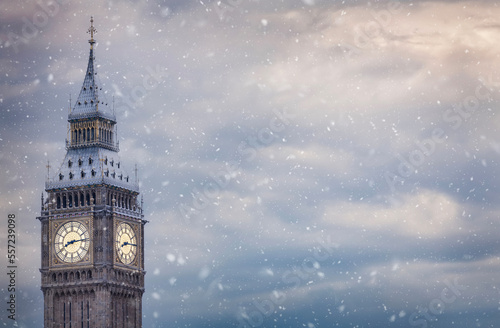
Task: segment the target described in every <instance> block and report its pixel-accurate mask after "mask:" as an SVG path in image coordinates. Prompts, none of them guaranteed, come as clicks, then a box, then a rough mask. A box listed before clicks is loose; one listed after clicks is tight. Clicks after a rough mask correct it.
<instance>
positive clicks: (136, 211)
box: [37, 18, 147, 328]
mask: <svg viewBox="0 0 500 328" xmlns="http://www.w3.org/2000/svg"><path fill="white" fill-rule="evenodd" d="M90 22H91V25H90V28H89V30H88V32H89V33H90V40H89V43H90V55H89V61H88V66H87V71H86V73H85V78H84V80H83V85H82V87H81V90H80V94H79V96H78V99H77V100H76V102H75V103H74V104H73V105H72V107H71V109H70V113H69V115H68V122H69V129H68V139H67V140H66V156H65V158H64V160H63V161H62V163H61V165H60V167H59V168H58V169H57V171H56V172H55V174H54V175H53V176H50V174H49V176H48V177H47V182H46V184H45V193H46V195H45V196H46V197H44V195H42V208H41V214H40V216H39V217H37V219H38V220H40V222H41V269H40V272H41V276H42V277H41V278H42V281H41V289H42V292H43V297H44V327H45V328H56V327H57V328H70V327H72V328H74V327H78V328H80V327H82V328H84V327H85V328H110V327H129V328H132V327H133V328H139V327H142V295H143V293H144V276H145V271H144V225H145V224H146V222H147V221H145V220H144V215H143V210H142V200H141V199H139V185H138V180H137V171H136V173H135V175H134V176H129V175H128V174H127V172H126V171H125V170H124V165H123V163H122V161H121V160H120V157H119V156H118V152H119V143H118V141H117V133H116V131H117V130H116V123H117V121H116V117H115V113H114V109H113V108H112V106H110V105H108V103H107V101H106V100H105V97H104V96H105V93H104V92H103V91H102V85H101V84H100V83H99V79H98V75H97V72H96V71H95V66H94V61H95V57H94V51H95V49H94V45H95V43H96V42H95V40H94V34H95V33H96V29H95V28H94V24H93V23H94V20H93V18H91V20H90Z"/></svg>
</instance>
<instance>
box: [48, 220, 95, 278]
mask: <svg viewBox="0 0 500 328" xmlns="http://www.w3.org/2000/svg"><path fill="white" fill-rule="evenodd" d="M68 222H78V223H81V224H82V225H83V226H85V228H86V229H87V231H88V233H89V239H90V240H89V248H88V251H87V254H85V256H84V257H83V258H82V259H81V260H80V261H78V262H65V261H63V260H61V259H60V258H59V257H58V256H57V254H56V251H57V250H56V245H55V238H56V235H57V231H58V230H59V229H60V228H61V227H62V226H63V225H65V224H66V223H68ZM93 228H94V227H93V223H92V219H91V218H90V217H87V216H86V217H72V218H64V219H57V220H53V221H51V222H50V229H49V232H50V236H49V245H50V246H49V247H50V252H49V253H50V259H49V261H50V262H49V263H50V264H49V265H50V266H51V267H53V268H54V267H57V268H59V267H79V266H82V265H89V264H91V263H92V261H93V257H94V250H93V235H94V233H93V231H94V229H93Z"/></svg>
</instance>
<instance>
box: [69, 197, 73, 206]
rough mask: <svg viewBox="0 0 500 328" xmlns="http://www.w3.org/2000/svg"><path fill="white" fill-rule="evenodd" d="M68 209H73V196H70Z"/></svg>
mask: <svg viewBox="0 0 500 328" xmlns="http://www.w3.org/2000/svg"><path fill="white" fill-rule="evenodd" d="M68 207H70V208H71V207H73V196H72V195H71V194H69V196H68Z"/></svg>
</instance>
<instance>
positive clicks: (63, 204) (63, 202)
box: [62, 195, 66, 208]
mask: <svg viewBox="0 0 500 328" xmlns="http://www.w3.org/2000/svg"><path fill="white" fill-rule="evenodd" d="M62 207H63V208H66V195H63V198H62Z"/></svg>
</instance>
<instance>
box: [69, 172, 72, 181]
mask: <svg viewBox="0 0 500 328" xmlns="http://www.w3.org/2000/svg"><path fill="white" fill-rule="evenodd" d="M69 179H70V180H71V179H73V172H69Z"/></svg>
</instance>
